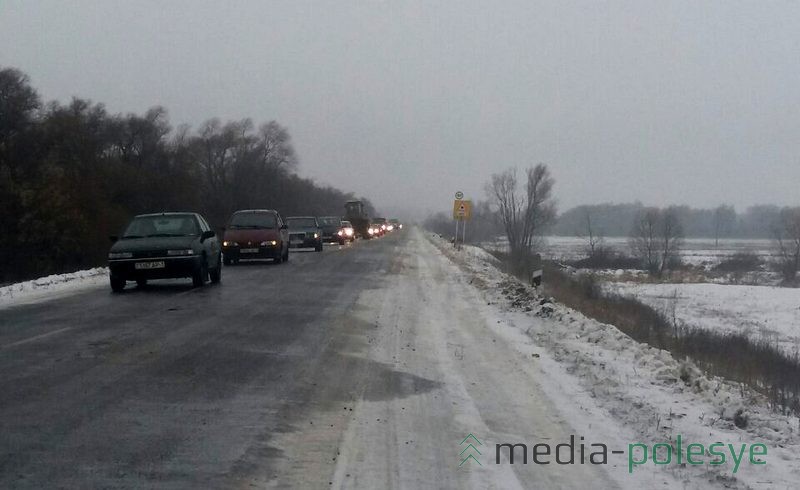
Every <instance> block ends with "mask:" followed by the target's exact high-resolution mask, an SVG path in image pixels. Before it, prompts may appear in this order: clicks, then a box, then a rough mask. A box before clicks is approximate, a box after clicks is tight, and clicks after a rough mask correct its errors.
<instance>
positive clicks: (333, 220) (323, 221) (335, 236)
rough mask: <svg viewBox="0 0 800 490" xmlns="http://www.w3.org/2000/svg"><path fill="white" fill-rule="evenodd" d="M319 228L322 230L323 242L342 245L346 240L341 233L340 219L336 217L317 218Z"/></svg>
mask: <svg viewBox="0 0 800 490" xmlns="http://www.w3.org/2000/svg"><path fill="white" fill-rule="evenodd" d="M317 221H318V222H319V226H320V228H321V229H322V241H323V242H336V243H338V244H339V245H344V244H345V243H346V241H347V240H346V239H345V237H344V236H343V233H340V232H341V231H342V218H340V217H338V216H323V217H320V218H317Z"/></svg>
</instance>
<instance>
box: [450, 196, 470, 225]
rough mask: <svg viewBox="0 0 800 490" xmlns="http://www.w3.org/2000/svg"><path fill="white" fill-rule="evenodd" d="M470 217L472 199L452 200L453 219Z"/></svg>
mask: <svg viewBox="0 0 800 490" xmlns="http://www.w3.org/2000/svg"><path fill="white" fill-rule="evenodd" d="M471 217H472V201H466V200H463V199H456V200H455V201H453V219H457V220H467V219H470V218H471Z"/></svg>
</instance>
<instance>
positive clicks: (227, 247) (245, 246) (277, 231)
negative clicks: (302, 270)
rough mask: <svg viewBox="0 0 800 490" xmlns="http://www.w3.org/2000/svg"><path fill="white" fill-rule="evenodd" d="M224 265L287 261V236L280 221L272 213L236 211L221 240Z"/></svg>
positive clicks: (256, 210) (277, 215) (252, 210)
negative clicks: (257, 261)
mask: <svg viewBox="0 0 800 490" xmlns="http://www.w3.org/2000/svg"><path fill="white" fill-rule="evenodd" d="M222 257H223V261H224V263H225V265H230V264H236V263H238V262H239V260H242V259H244V260H247V259H272V260H274V261H275V262H276V263H278V264H279V263H281V262H283V261H285V260H289V232H288V230H287V227H286V224H285V223H284V222H283V218H281V215H280V214H278V212H277V211H274V210H272V209H246V210H242V211H236V212H235V213H233V216H231V219H230V220H229V221H228V226H227V227H226V228H225V235H224V236H223V238H222Z"/></svg>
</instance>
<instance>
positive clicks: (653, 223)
mask: <svg viewBox="0 0 800 490" xmlns="http://www.w3.org/2000/svg"><path fill="white" fill-rule="evenodd" d="M660 220H661V211H660V210H659V209H658V208H645V209H643V210H642V211H641V212H639V215H638V216H637V217H636V219H635V220H634V222H633V228H632V230H631V236H630V238H629V240H628V242H629V245H630V248H631V251H632V252H633V254H634V255H635V256H636V257H637V258H638V259H639V260H641V262H642V265H644V267H645V268H646V269H647V270H648V271H649V272H650V273H651V274H654V273H656V272H657V271H658V270H659V268H660V266H661V257H660V255H659V246H658V225H659V221H660Z"/></svg>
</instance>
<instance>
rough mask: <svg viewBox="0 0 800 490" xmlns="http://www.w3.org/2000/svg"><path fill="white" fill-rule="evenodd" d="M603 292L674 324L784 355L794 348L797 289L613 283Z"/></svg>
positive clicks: (797, 344)
mask: <svg viewBox="0 0 800 490" xmlns="http://www.w3.org/2000/svg"><path fill="white" fill-rule="evenodd" d="M605 287H606V288H607V289H608V290H609V291H613V292H616V293H618V294H622V295H625V296H633V297H635V298H637V299H639V300H640V301H643V302H645V303H647V304H649V305H650V306H652V307H654V308H656V309H658V310H660V311H664V312H666V313H667V316H671V312H672V311H673V308H674V311H675V317H676V319H677V321H678V323H679V324H684V325H692V326H695V327H699V328H705V329H709V330H716V331H722V332H732V333H739V334H744V335H747V336H748V337H750V338H753V339H757V340H767V341H768V342H770V343H771V344H773V345H775V346H776V347H779V348H780V349H781V350H783V351H784V352H786V353H788V354H790V355H791V354H795V353H798V351H799V350H800V289H797V288H779V287H767V286H739V285H731V284H640V283H624V282H614V283H607V284H606V286H605Z"/></svg>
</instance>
